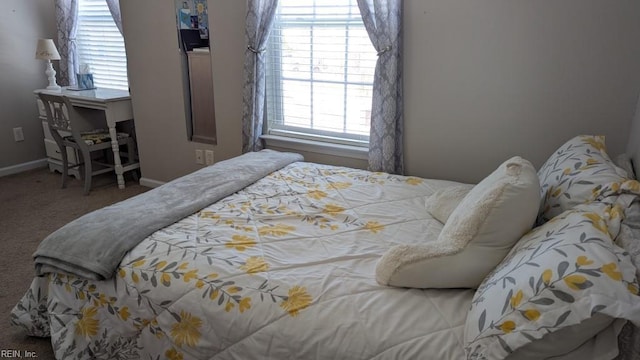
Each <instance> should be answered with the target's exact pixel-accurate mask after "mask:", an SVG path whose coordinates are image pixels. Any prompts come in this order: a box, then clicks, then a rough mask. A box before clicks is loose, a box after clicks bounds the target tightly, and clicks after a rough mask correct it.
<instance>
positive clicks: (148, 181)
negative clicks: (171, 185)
mask: <svg viewBox="0 0 640 360" xmlns="http://www.w3.org/2000/svg"><path fill="white" fill-rule="evenodd" d="M164 184H165V182H164V181H158V180H153V179H147V178H144V177H143V178H140V185H142V186H146V187H150V188H157V187H158V186H160V185H164Z"/></svg>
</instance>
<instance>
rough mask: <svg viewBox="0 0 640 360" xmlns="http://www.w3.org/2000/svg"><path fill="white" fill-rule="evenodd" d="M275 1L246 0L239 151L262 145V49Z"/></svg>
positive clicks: (275, 7)
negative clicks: (245, 43) (245, 42)
mask: <svg viewBox="0 0 640 360" xmlns="http://www.w3.org/2000/svg"><path fill="white" fill-rule="evenodd" d="M277 8H278V0H249V1H248V2H247V16H246V24H245V39H246V41H247V49H246V50H245V57H244V87H243V109H242V152H243V153H244V152H249V151H259V150H260V149H262V148H263V144H262V141H261V140H260V135H262V126H263V123H264V121H263V120H264V107H265V99H266V97H265V91H266V73H267V72H266V68H267V66H266V57H265V50H266V44H267V40H268V39H269V33H270V32H271V28H272V25H273V19H274V17H275V13H276V9H277Z"/></svg>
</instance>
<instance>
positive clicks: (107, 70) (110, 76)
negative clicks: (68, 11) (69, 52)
mask: <svg viewBox="0 0 640 360" xmlns="http://www.w3.org/2000/svg"><path fill="white" fill-rule="evenodd" d="M76 45H77V48H78V63H79V64H80V65H82V64H88V65H89V66H90V67H91V72H92V73H93V83H94V84H95V86H96V87H101V88H112V89H122V90H128V89H129V81H128V80H127V54H126V52H125V49H124V39H123V38H122V34H120V31H119V30H118V27H117V26H116V23H115V22H114V21H113V18H112V17H111V13H110V12H109V7H108V6H107V2H106V1H105V0H80V1H79V2H78V33H77V34H76Z"/></svg>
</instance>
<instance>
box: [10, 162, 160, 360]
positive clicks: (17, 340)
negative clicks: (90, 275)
mask: <svg viewBox="0 0 640 360" xmlns="http://www.w3.org/2000/svg"><path fill="white" fill-rule="evenodd" d="M126 179H127V183H126V188H125V189H123V190H120V189H118V186H117V184H116V183H115V176H114V175H112V174H105V175H104V176H101V177H100V176H99V177H96V178H94V180H93V185H92V190H91V193H90V194H89V195H88V196H84V195H83V194H82V193H83V184H82V182H81V181H79V180H76V179H75V178H72V177H70V178H69V181H68V183H67V188H66V189H62V188H60V185H61V175H60V174H58V173H50V172H49V170H48V169H46V168H43V169H37V170H32V171H28V172H24V173H20V174H15V175H10V176H5V177H0V256H1V259H2V260H1V261H0V351H2V350H19V351H21V353H22V355H23V356H24V353H25V352H26V351H29V352H32V353H34V354H35V355H36V356H37V358H38V359H39V360H48V359H54V357H53V353H52V351H51V343H50V339H49V338H47V339H40V338H33V337H28V336H26V335H25V334H24V333H22V332H21V331H20V330H19V329H17V328H13V327H12V326H11V324H10V322H9V313H10V312H11V309H12V308H13V306H14V305H15V304H16V303H17V302H18V300H19V299H20V298H21V297H22V295H23V294H24V292H25V291H26V290H27V289H28V288H29V285H30V284H31V280H32V278H33V276H34V270H33V259H32V257H31V254H33V252H34V251H35V250H36V248H37V247H38V244H39V243H40V241H41V240H42V239H44V238H45V237H46V236H47V235H49V234H50V233H51V232H53V231H54V230H56V229H58V228H59V227H61V226H62V225H64V224H66V223H68V222H69V221H71V220H73V219H75V218H78V217H80V216H81V215H83V214H85V213H88V212H90V211H93V210H96V209H99V208H101V207H104V206H107V205H110V204H113V203H116V202H118V201H121V200H124V199H127V198H129V197H132V196H135V195H137V194H140V193H143V192H145V191H146V190H149V189H148V188H146V187H143V186H140V185H139V184H137V183H136V182H134V181H133V180H132V179H130V178H126ZM2 358H10V357H6V356H2Z"/></svg>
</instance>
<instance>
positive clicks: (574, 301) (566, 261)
mask: <svg viewBox="0 0 640 360" xmlns="http://www.w3.org/2000/svg"><path fill="white" fill-rule="evenodd" d="M622 215H623V213H622V211H621V208H620V207H619V206H617V205H615V204H606V203H591V204H586V205H580V206H577V207H575V208H573V209H572V210H568V211H566V212H564V213H562V214H560V215H558V216H557V217H555V218H553V219H552V220H550V221H548V222H547V223H545V224H544V225H542V226H540V227H537V228H535V229H534V230H532V231H531V232H529V233H528V234H526V235H525V236H524V237H523V238H522V239H521V240H520V241H519V242H518V244H516V246H514V248H513V249H512V251H511V252H510V254H509V255H508V256H507V257H506V258H505V259H504V260H503V262H502V263H501V264H500V265H499V266H498V267H496V269H494V271H493V272H492V273H491V274H490V275H489V276H488V277H487V278H486V279H485V280H484V281H483V283H482V284H481V285H480V287H479V288H478V290H477V291H476V294H475V295H474V298H473V301H472V305H471V309H470V311H469V315H468V316H467V321H466V325H465V351H466V353H467V358H468V359H492V360H500V359H504V358H505V357H506V356H507V355H509V354H510V353H512V352H513V351H515V350H516V349H519V348H521V347H523V346H525V345H527V344H530V343H532V342H535V341H542V340H540V339H542V338H543V337H544V336H545V335H547V334H549V333H553V332H555V331H558V330H560V329H563V328H566V327H569V326H574V325H577V324H580V323H581V322H582V321H584V320H586V319H589V318H591V317H592V316H594V315H595V314H603V315H606V316H609V317H611V318H624V319H627V320H630V321H632V322H633V323H635V324H640V296H638V293H639V286H638V280H637V279H636V269H635V267H634V266H633V264H632V263H631V260H630V258H629V255H628V253H627V252H626V251H625V250H624V249H622V248H620V247H618V246H616V245H615V244H614V243H613V241H612V238H614V237H615V236H616V235H617V233H618V232H619V230H620V222H621V218H622ZM544 339H545V341H546V340H549V337H548V336H547V337H545V338H544ZM585 340H586V339H585ZM543 355H544V354H541V358H542V357H545V356H543Z"/></svg>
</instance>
